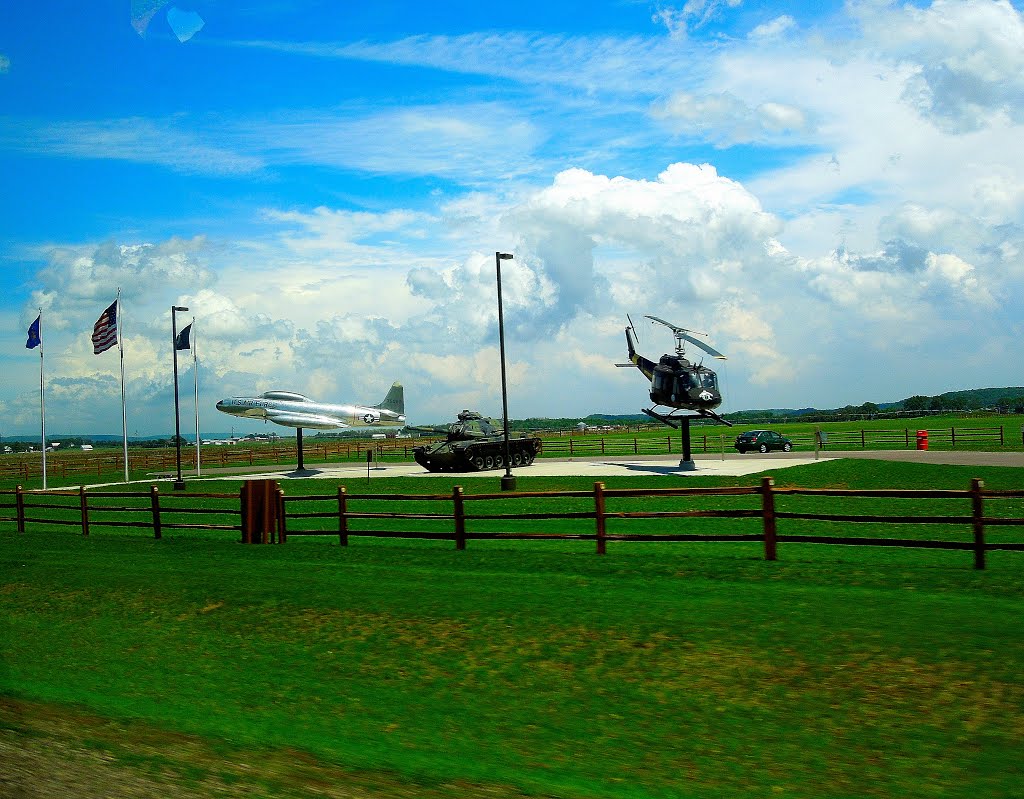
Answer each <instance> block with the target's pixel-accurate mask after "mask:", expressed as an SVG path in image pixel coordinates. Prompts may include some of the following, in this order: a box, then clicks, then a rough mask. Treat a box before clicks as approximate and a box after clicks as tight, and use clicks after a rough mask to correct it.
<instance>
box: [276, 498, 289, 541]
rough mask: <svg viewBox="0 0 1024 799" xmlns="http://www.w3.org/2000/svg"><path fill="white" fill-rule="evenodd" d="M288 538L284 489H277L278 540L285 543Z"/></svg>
mask: <svg viewBox="0 0 1024 799" xmlns="http://www.w3.org/2000/svg"><path fill="white" fill-rule="evenodd" d="M287 540H288V526H287V525H286V524H285V519H284V489H283V488H279V489H277V542H278V543H279V544H283V543H285V542H286V541H287Z"/></svg>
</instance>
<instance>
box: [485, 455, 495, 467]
mask: <svg viewBox="0 0 1024 799" xmlns="http://www.w3.org/2000/svg"><path fill="white" fill-rule="evenodd" d="M484 468H485V469H493V468H494V456H493V455H485V456H484Z"/></svg>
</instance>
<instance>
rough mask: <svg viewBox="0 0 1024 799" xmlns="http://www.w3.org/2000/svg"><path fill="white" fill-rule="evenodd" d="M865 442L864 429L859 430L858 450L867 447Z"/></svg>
mask: <svg viewBox="0 0 1024 799" xmlns="http://www.w3.org/2000/svg"><path fill="white" fill-rule="evenodd" d="M867 445H868V444H867V441H865V440H864V428H863V427H862V428H861V429H860V448H861V449H865V448H866V447H867Z"/></svg>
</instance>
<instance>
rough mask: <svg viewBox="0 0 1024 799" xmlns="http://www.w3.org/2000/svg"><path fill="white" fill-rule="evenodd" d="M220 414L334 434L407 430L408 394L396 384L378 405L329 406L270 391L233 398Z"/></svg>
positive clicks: (221, 405) (223, 402)
mask: <svg viewBox="0 0 1024 799" xmlns="http://www.w3.org/2000/svg"><path fill="white" fill-rule="evenodd" d="M217 410H218V411H223V412H224V413H228V414H231V415H232V416H245V417H247V418H249V419H263V420H264V421H267V422H274V424H279V425H284V426H285V427H311V428H314V429H316V430H333V429H335V428H338V427H404V426H405V391H404V390H403V389H402V384H401V383H395V384H394V385H393V386H391V390H390V391H388V395H387V396H386V397H385V398H384V399H383V400H382V401H381V402H380V404H379V405H330V404H328V403H325V402H315V401H314V400H311V399H310V398H309V397H306V396H303V395H302V394H296V393H295V392H292V391H267V392H264V393H263V394H260V395H259V396H258V397H230V398H229V399H222V400H221V401H220V402H218V403H217Z"/></svg>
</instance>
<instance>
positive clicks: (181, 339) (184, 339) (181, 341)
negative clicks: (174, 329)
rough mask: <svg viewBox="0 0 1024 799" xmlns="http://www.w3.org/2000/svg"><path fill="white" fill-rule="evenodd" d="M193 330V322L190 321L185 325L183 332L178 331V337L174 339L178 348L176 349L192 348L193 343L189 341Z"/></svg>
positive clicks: (175, 347)
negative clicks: (189, 335)
mask: <svg viewBox="0 0 1024 799" xmlns="http://www.w3.org/2000/svg"><path fill="white" fill-rule="evenodd" d="M191 332H192V325H191V323H189V324H188V325H186V326H185V327H183V328H182V329H181V332H180V333H178V337H177V338H176V339H174V349H176V350H190V349H192V345H191V344H189V341H188V334H189V333H191Z"/></svg>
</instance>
